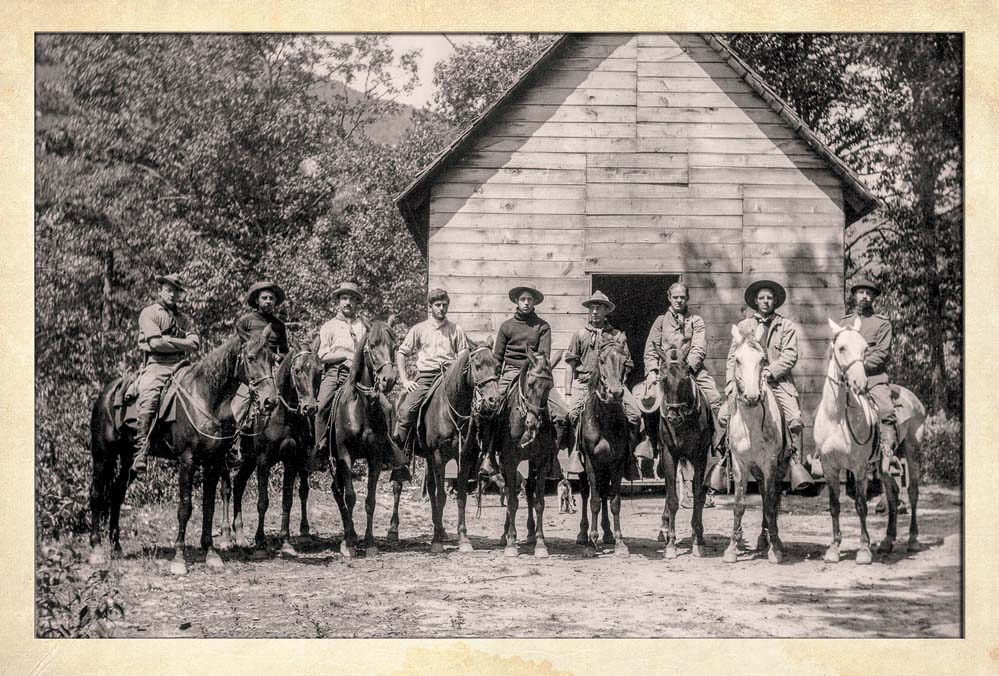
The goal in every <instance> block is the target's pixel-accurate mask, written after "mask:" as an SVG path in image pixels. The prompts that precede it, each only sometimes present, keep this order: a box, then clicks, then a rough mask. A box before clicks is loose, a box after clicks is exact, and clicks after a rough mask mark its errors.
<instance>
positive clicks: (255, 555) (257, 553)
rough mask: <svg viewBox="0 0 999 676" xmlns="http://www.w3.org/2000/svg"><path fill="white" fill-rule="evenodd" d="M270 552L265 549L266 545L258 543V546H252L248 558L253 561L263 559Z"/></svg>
mask: <svg viewBox="0 0 999 676" xmlns="http://www.w3.org/2000/svg"><path fill="white" fill-rule="evenodd" d="M269 556H270V553H269V552H268V551H267V547H265V546H263V545H260V546H259V547H254V548H253V551H252V552H250V558H251V559H253V560H254V561H263V560H264V559H266V558H268V557H269Z"/></svg>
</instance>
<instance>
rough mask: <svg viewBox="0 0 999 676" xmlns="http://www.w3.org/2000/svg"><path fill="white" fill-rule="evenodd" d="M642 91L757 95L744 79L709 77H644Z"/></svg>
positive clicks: (639, 88)
mask: <svg viewBox="0 0 999 676" xmlns="http://www.w3.org/2000/svg"><path fill="white" fill-rule="evenodd" d="M638 91H640V92H650V93H651V92H681V93H683V92H685V93H690V94H721V93H730V94H741V95H743V96H757V94H756V93H755V92H754V91H753V89H752V87H750V86H749V85H748V84H746V82H745V81H743V80H730V79H727V78H718V79H711V78H708V77H670V76H661V77H655V78H653V77H643V78H639V79H638Z"/></svg>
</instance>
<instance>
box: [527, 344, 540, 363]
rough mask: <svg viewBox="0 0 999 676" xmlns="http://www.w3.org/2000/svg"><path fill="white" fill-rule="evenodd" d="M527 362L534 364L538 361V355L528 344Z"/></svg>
mask: <svg viewBox="0 0 999 676" xmlns="http://www.w3.org/2000/svg"><path fill="white" fill-rule="evenodd" d="M527 363H528V364H530V365H531V366H534V365H535V364H537V363H538V357H537V355H535V354H534V350H533V349H532V348H531V346H530V345H528V346H527Z"/></svg>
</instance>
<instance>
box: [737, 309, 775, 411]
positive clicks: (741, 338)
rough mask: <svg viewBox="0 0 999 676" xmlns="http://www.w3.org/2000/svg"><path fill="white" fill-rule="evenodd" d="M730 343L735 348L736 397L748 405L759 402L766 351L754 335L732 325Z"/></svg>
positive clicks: (761, 392) (761, 394)
mask: <svg viewBox="0 0 999 676" xmlns="http://www.w3.org/2000/svg"><path fill="white" fill-rule="evenodd" d="M732 344H733V345H734V346H735V349H734V351H733V353H732V358H733V360H734V361H735V390H736V395H737V396H738V398H740V399H742V400H743V401H744V402H745V403H746V404H748V405H749V406H755V405H756V404H758V403H760V400H761V398H762V397H763V369H764V367H766V366H767V363H768V362H767V353H766V350H764V349H763V346H762V345H760V342H759V340H757V338H756V336H754V335H750V334H744V333H743V332H742V331H741V330H740V329H739V327H738V326H735V325H733V326H732Z"/></svg>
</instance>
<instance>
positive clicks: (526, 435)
mask: <svg viewBox="0 0 999 676" xmlns="http://www.w3.org/2000/svg"><path fill="white" fill-rule="evenodd" d="M561 359H562V353H559V354H558V356H557V357H556V358H555V359H554V361H552V362H551V363H549V361H548V358H547V357H546V356H545V355H544V353H538V354H535V353H534V351H533V350H531V349H530V348H528V350H527V360H526V361H525V362H524V365H523V366H522V367H521V369H520V374H519V375H518V376H517V379H516V380H514V382H513V383H512V384H511V386H510V390H509V391H508V392H507V394H506V397H505V398H504V400H503V404H502V405H501V407H500V411H499V414H498V415H497V425H498V436H499V446H498V448H499V461H500V467H501V468H502V470H503V480H504V481H505V482H506V523H505V524H504V526H503V535H501V536H500V542H501V543H502V544H503V545H504V546H505V550H504V552H503V554H504V556H517V554H518V552H517V526H516V519H517V507H518V500H517V489H518V481H517V466H518V465H519V464H520V463H521V462H523V461H525V460H526V461H527V462H528V468H529V469H528V474H527V478H526V481H525V488H524V490H525V492H526V494H527V544H531V543H534V556H535V557H537V558H545V557H547V556H548V547H547V546H546V545H545V529H544V514H545V483H546V482H547V480H548V475H549V473H550V472H551V465H552V459H553V458H554V457H555V428H554V425H552V422H551V420H550V418H549V416H548V393H549V392H551V389H552V385H553V384H554V381H553V378H552V369H554V368H555V365H556V364H558V362H559V361H560V360H561Z"/></svg>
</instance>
